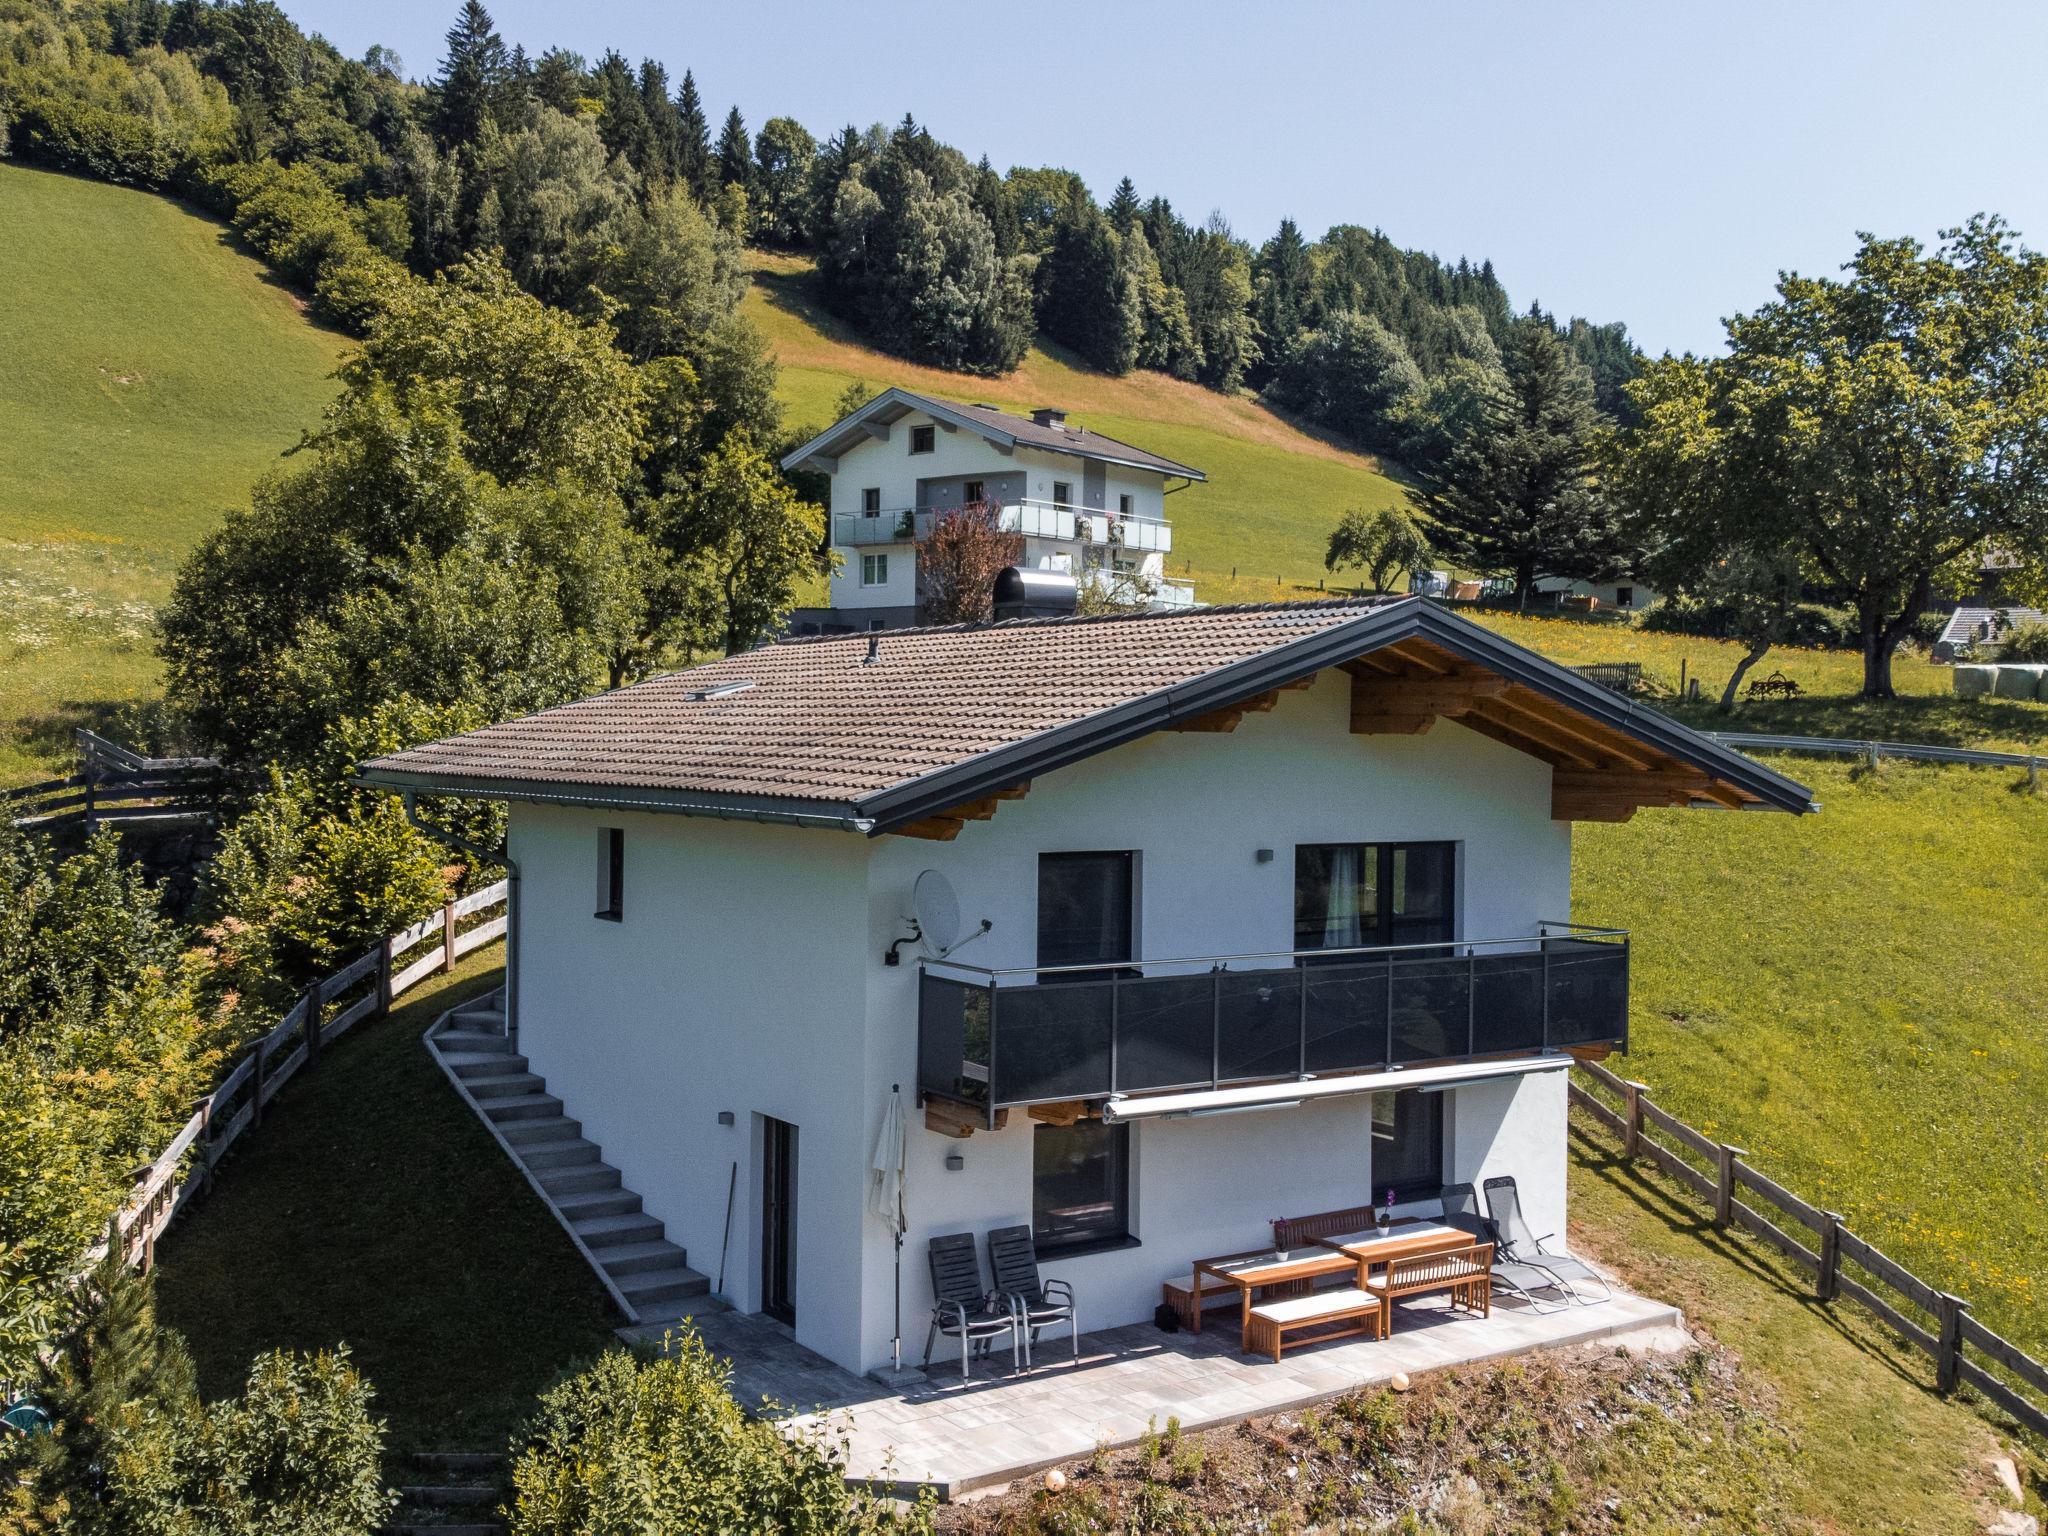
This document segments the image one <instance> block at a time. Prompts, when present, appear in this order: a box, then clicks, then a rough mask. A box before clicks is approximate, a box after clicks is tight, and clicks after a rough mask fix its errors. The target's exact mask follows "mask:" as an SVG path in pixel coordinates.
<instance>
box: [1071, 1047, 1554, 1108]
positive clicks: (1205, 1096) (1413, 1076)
mask: <svg viewBox="0 0 2048 1536" xmlns="http://www.w3.org/2000/svg"><path fill="white" fill-rule="evenodd" d="M1571 1064H1572V1059H1571V1057H1569V1056H1566V1055H1563V1054H1562V1053H1553V1054H1551V1055H1547V1056H1518V1057H1515V1058H1514V1059H1512V1060H1509V1061H1477V1062H1459V1063H1455V1064H1453V1065H1451V1066H1443V1067H1408V1068H1405V1069H1396V1070H1394V1071H1391V1072H1355V1073H1351V1074H1349V1075H1347V1076H1343V1077H1309V1078H1303V1079H1301V1080H1300V1081H1298V1082H1278V1083H1252V1084H1248V1085H1246V1086H1244V1087H1241V1088H1202V1089H1197V1090H1196V1091H1194V1092H1192V1093H1158V1094H1150V1095H1140V1096H1134V1097H1119V1098H1112V1099H1109V1100H1108V1101H1107V1102H1105V1103H1104V1104H1103V1106H1102V1118H1103V1119H1104V1120H1105V1121H1107V1122H1109V1123H1110V1124H1111V1125H1116V1124H1119V1123H1121V1122H1123V1121H1126V1120H1161V1119H1165V1118H1167V1117H1169V1116H1175V1115H1222V1114H1232V1113H1236V1112H1239V1111H1245V1110H1254V1109H1290V1108H1292V1107H1293V1106H1294V1105H1296V1104H1303V1103H1307V1102H1308V1101H1310V1100H1312V1099H1337V1098H1344V1097H1347V1096H1349V1095H1352V1094H1360V1093H1397V1092H1399V1091H1400V1090H1401V1089H1403V1088H1434V1089H1443V1088H1457V1087H1460V1086H1462V1085H1463V1084H1466V1083H1484V1082H1491V1081H1493V1080H1495V1079H1497V1078H1506V1077H1526V1076H1528V1075H1529V1074H1530V1073H1532V1072H1562V1071H1563V1070H1565V1069H1566V1068H1567V1067H1569V1066H1570V1065H1571Z"/></svg>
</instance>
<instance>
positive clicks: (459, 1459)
mask: <svg viewBox="0 0 2048 1536" xmlns="http://www.w3.org/2000/svg"><path fill="white" fill-rule="evenodd" d="M511 1459H512V1458H511V1457H509V1456H507V1455H506V1454H505V1453H504V1452H503V1451H414V1452H413V1453H412V1455H410V1456H408V1457H407V1458H406V1460H407V1461H409V1462H411V1463H412V1464H413V1465H414V1466H416V1467H418V1468H420V1469H421V1470H423V1471H427V1472H502V1471H504V1470H505V1468H506V1466H507V1465H508V1464H509V1463H510V1461H511Z"/></svg>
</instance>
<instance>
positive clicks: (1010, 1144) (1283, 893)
mask: <svg viewBox="0 0 2048 1536" xmlns="http://www.w3.org/2000/svg"><path fill="white" fill-rule="evenodd" d="M1350 703H1351V695H1350V683H1349V679H1348V678H1347V677H1346V676H1345V675H1344V674H1343V673H1340V672H1326V673H1324V674H1323V675H1322V676H1321V677H1319V678H1318V679H1317V681H1316V683H1315V685H1314V686H1313V687H1312V688H1310V689H1308V690H1307V691H1305V692H1301V693H1284V692H1283V693H1282V694H1281V695H1280V702H1279V704H1278V706H1277V707H1276V708H1275V709H1274V710H1272V711H1271V712H1270V713H1266V714H1252V715H1247V716H1246V717H1245V718H1244V720H1243V722H1242V723H1241V724H1240V725H1239V726H1238V728H1237V729H1236V731H1234V732H1232V733H1230V734H1227V735H1214V734H1208V733H1199V732H1188V733H1177V732H1166V733H1161V734H1158V735H1154V736H1150V737H1146V738H1144V739H1143V740H1141V741H1138V742H1134V743H1132V744H1131V745H1130V746H1127V747H1123V748H1119V749H1118V750H1116V751H1114V752H1110V753H1106V754H1104V755H1103V756H1100V757H1096V758H1092V759H1090V760H1088V761H1086V762H1082V763H1078V764H1076V765H1074V766H1073V767H1071V768H1067V769H1064V770H1062V771H1060V772H1059V773H1056V774H1053V775H1050V776H1048V777H1046V778H1042V779H1040V780H1038V781H1037V782H1035V783H1034V784H1033V785H1032V786H1031V790H1030V793H1029V794H1028V795H1027V796H1026V797H1025V798H1024V799H1022V800H1016V801H1006V802H1003V803H1002V804H1001V806H1000V807H999V809H998V811H997V813H996V815H995V817H994V819H992V820H990V821H986V822H969V823H968V824H967V826H966V828H965V829H964V830H963V831H962V832H961V834H960V835H959V837H958V838H956V839H955V840H954V841H952V842H950V843H934V842H922V841H919V840H916V839H912V838H885V839H882V840H881V845H880V846H879V847H878V848H877V850H876V855H875V859H874V862H873V864H872V865H871V869H870V892H869V894H870V913H871V917H872V923H873V926H872V929H871V931H870V935H869V947H870V949H872V950H873V951H874V953H875V956H876V957H879V955H880V952H881V950H882V949H884V948H886V947H887V946H888V944H889V943H890V941H891V940H893V939H895V938H896V937H898V936H899V935H900V934H901V933H902V932H903V931H904V929H903V926H902V921H901V914H902V912H903V910H904V908H905V906H906V905H907V902H908V897H909V892H910V887H911V884H912V882H913V881H914V880H915V879H916V876H917V874H918V872H919V871H920V870H923V869H939V870H943V871H944V872H945V873H946V875H947V877H948V879H949V880H950V881H951V882H952V884H953V887H954V890H955V891H956V892H957V893H958V895H959V899H960V912H961V923H962V930H963V931H969V930H971V929H972V928H973V927H974V926H975V925H977V924H978V923H979V922H980V921H981V919H983V918H988V919H990V920H992V921H993V923H994V924H995V926H994V928H993V929H992V930H991V932H990V933H989V935H988V936H987V937H986V938H983V939H979V940H976V941H975V942H974V943H972V944H970V945H969V946H967V947H966V948H965V949H962V950H960V951H959V952H958V955H957V958H958V959H959V960H960V961H962V962H963V963H971V964H974V965H977V966H986V967H990V968H998V969H999V968H1002V967H1006V966H1028V965H1030V964H1032V963H1033V962H1034V960H1035V958H1036V956H1035V949H1036V944H1037V913H1036V904H1037V856H1038V855H1039V854H1040V853H1042V852H1047V853H1049V852H1059V851H1085V850H1110V849H1125V848H1130V849H1137V850H1139V857H1138V860H1137V865H1138V869H1137V875H1136V880H1137V886H1138V890H1137V899H1136V906H1137V939H1138V951H1137V952H1138V955H1139V957H1140V958H1142V959H1150V960H1159V959H1171V958H1176V957H1183V956H1186V957H1199V956H1204V955H1227V954H1246V953H1255V952H1261V951H1275V950H1291V949H1292V948H1293V947H1294V936H1293V923H1294V868H1293V850H1294V848H1295V846H1296V845H1297V844H1300V843H1318V842H1347V841H1357V842H1387V841H1415V840H1431V839H1448V840H1453V841H1456V842H1457V843H1458V844H1459V857H1458V867H1457V881H1456V900H1457V905H1458V929H1457V931H1458V933H1459V934H1460V935H1461V936H1462V937H1466V938H1509V937H1519V936H1524V935H1529V936H1533V935H1534V933H1535V931H1536V925H1537V924H1538V923H1540V922H1541V921H1543V920H1544V919H1546V918H1563V917H1566V916H1568V915H1569V913H1570V909H1571V902H1570V894H1571V828H1570V824H1569V823H1564V822H1554V821H1552V820H1551V819H1550V769H1549V768H1548V767H1547V766H1546V765H1545V764H1543V763H1541V762H1539V761H1537V760H1536V759H1534V758H1530V757H1527V756H1525V755H1523V754H1521V753H1518V752H1515V751H1513V750H1511V749H1510V748H1508V747H1505V746H1502V745H1500V744H1499V743H1497V742H1494V741H1492V740H1490V739H1488V738H1486V737H1483V736H1479V735H1477V734H1476V733H1473V732H1470V731H1466V730H1464V729H1463V728H1461V727H1459V726H1457V725H1454V724H1452V723H1450V722H1448V721H1440V722H1438V724H1437V725H1436V726H1434V727H1433V728H1432V729H1431V730H1430V731H1429V732H1427V733H1426V734H1424V735H1420V736H1354V735H1352V734H1351V732H1350ZM1260 848H1270V849H1272V850H1273V851H1274V857H1273V859H1272V861H1271V862H1269V863H1265V864H1261V863H1258V862H1257V860H1256V854H1257V850H1259V849H1260ZM906 950H907V951H910V950H911V947H910V946H906ZM867 974H868V1014H869V1018H870V1020H871V1021H872V1027H873V1032H874V1038H875V1040H876V1042H877V1047H878V1049H877V1054H876V1056H875V1057H874V1058H873V1060H872V1062H871V1064H870V1077H869V1081H868V1092H869V1097H870V1098H871V1099H872V1100H873V1102H874V1103H875V1104H876V1105H877V1110H876V1112H875V1115H874V1116H873V1119H874V1120H875V1122H876V1124H877V1125H879V1106H880V1104H881V1102H882V1100H883V1096H884V1095H886V1093H887V1092H888V1089H889V1085H890V1083H891V1082H895V1081H901V1082H904V1083H906V1084H908V1083H911V1082H913V1081H914V1080H915V1076H916V1049H917V1022H916V976H917V972H916V970H915V968H914V967H913V966H911V965H907V964H906V965H905V966H903V967H901V968H900V969H889V968H886V967H883V966H881V965H879V964H872V963H871V965H870V968H869V971H868V973H867ZM1546 1076H1560V1075H1558V1074H1548V1075H1546ZM1555 1086H1556V1103H1557V1113H1556V1115H1555V1116H1552V1115H1550V1113H1549V1111H1548V1109H1547V1108H1546V1107H1545V1103H1546V1096H1547V1095H1549V1093H1550V1087H1551V1085H1550V1084H1549V1083H1548V1082H1537V1083H1529V1084H1525V1085H1522V1086H1519V1087H1511V1086H1507V1085H1499V1084H1495V1085H1487V1086H1484V1087H1478V1088H1470V1089H1458V1090H1455V1091H1454V1092H1453V1094H1452V1096H1451V1097H1452V1101H1453V1102H1452V1106H1451V1112H1450V1114H1449V1115H1447V1121H1448V1122H1449V1123H1448V1125H1447V1128H1446V1132H1445V1135H1446V1142H1447V1145H1446V1148H1445V1159H1444V1165H1445V1169H1446V1172H1447V1173H1449V1174H1451V1175H1452V1177H1453V1179H1454V1180H1456V1179H1463V1178H1465V1177H1468V1176H1472V1171H1473V1170H1477V1169H1483V1170H1484V1171H1485V1172H1486V1173H1488V1174H1491V1173H1500V1172H1512V1173H1513V1174H1514V1175H1515V1177H1516V1179H1517V1181H1518V1182H1519V1183H1520V1184H1521V1188H1522V1195H1523V1200H1524V1203H1525V1206H1526V1207H1527V1209H1528V1210H1529V1212H1530V1219H1531V1221H1532V1222H1540V1223H1544V1224H1542V1225H1538V1227H1537V1230H1538V1231H1539V1232H1543V1231H1550V1230H1562V1216H1563V1210H1564V1184H1563V1180H1564V1166H1565V1154H1564V1125H1563V1119H1562V1103H1563V1098H1562V1094H1563V1086H1562V1082H1561V1081H1559V1082H1557V1083H1556V1085H1555ZM1031 1124H1032V1122H1031V1121H1030V1120H1029V1119H1028V1117H1027V1116H1025V1115H1024V1113H1023V1112H1022V1111H1021V1110H1016V1111H1012V1113H1011V1118H1010V1124H1009V1126H1008V1127H1007V1128H1006V1129H1005V1130H1003V1131H1001V1132H998V1133H993V1134H991V1133H989V1132H985V1131H981V1132H976V1133H975V1134H974V1135H973V1136H971V1137H969V1138H967V1139H966V1140H964V1141H958V1140H954V1139H953V1138H951V1137H946V1136H941V1135H938V1134H935V1133H933V1132H928V1131H926V1130H925V1129H924V1128H923V1122H922V1119H921V1118H916V1119H913V1122H912V1126H911V1133H910V1156H909V1169H908V1177H907V1180H906V1190H907V1206H908V1209H909V1215H910V1231H909V1236H908V1238H907V1239H906V1241H905V1244H904V1285H903V1296H904V1299H903V1316H904V1331H905V1335H906V1337H905V1343H904V1348H905V1349H906V1351H910V1350H917V1351H921V1350H922V1348H923V1339H924V1332H925V1325H926V1322H927V1320H928V1318H929V1315H930V1286H929V1281H928V1279H927V1274H926V1269H925V1263H924V1240H925V1239H926V1238H928V1237H930V1236H932V1235H934V1234H937V1233H941V1232H952V1231H961V1230H973V1231H976V1232H977V1233H979V1232H985V1231H986V1230H987V1229H988V1228H990V1227H994V1226H1002V1225H1006V1224H1010V1223H1014V1222H1028V1221H1029V1220H1030V1219H1031V1140H1030V1138H1031V1134H1032V1132H1031V1128H1030V1127H1031ZM1546 1137H1548V1138H1550V1143H1546V1142H1545V1140H1544V1138H1546ZM1370 1143H1371V1129H1370V1105H1369V1102H1368V1101H1367V1100H1365V1099H1362V1098H1361V1099H1354V1100H1349V1101H1341V1102H1328V1103H1325V1104H1322V1105H1314V1106H1309V1105H1305V1106H1302V1107H1301V1108H1298V1109H1291V1110H1275V1111H1272V1112H1268V1113H1260V1114H1247V1115H1230V1116H1220V1117H1216V1118H1212V1119H1195V1120H1183V1121H1177V1122H1159V1123H1150V1124H1146V1123H1139V1124H1134V1125H1133V1126H1132V1128H1131V1153H1132V1178H1131V1190H1132V1221H1133V1223H1134V1226H1135V1229H1136V1235H1137V1236H1138V1238H1139V1242H1140V1246H1138V1247H1134V1248H1125V1249H1119V1250H1114V1251H1110V1252H1105V1253H1095V1254H1087V1255H1083V1256H1081V1257H1078V1258H1072V1259H1067V1260H1063V1261H1059V1262H1056V1263H1048V1264H1047V1265H1046V1266H1045V1269H1046V1272H1047V1273H1048V1274H1057V1275H1059V1276H1061V1277H1062V1278H1064V1279H1066V1280H1068V1281H1069V1282H1070V1283H1071V1284H1072V1285H1073V1286H1074V1288H1075V1290H1076V1292H1077V1293H1078V1294H1079V1296H1080V1298H1081V1304H1082V1309H1083V1317H1082V1326H1083V1327H1084V1328H1089V1329H1094V1328H1105V1327H1113V1326H1116V1325H1119V1324H1124V1323H1131V1322H1138V1321H1142V1320H1144V1319H1146V1318H1149V1317H1150V1316H1151V1315H1152V1311H1153V1308H1155V1307H1156V1306H1157V1305H1158V1304H1159V1284H1160V1282H1161V1281H1162V1280H1164V1279H1166V1278H1168V1277H1169V1276H1171V1275H1173V1274H1175V1273H1176V1272H1178V1271H1179V1270H1180V1269H1181V1268H1182V1267H1184V1266H1185V1265H1186V1264H1187V1263H1189V1262H1190V1261H1192V1260H1194V1259H1196V1258H1199V1257H1202V1256H1204V1255H1207V1254H1213V1253H1228V1252H1232V1251H1235V1250H1237V1249H1242V1248H1250V1247H1256V1246H1258V1245H1259V1244H1261V1243H1265V1242H1270V1241H1271V1230H1270V1228H1269V1226H1268V1225H1267V1223H1269V1222H1270V1221H1271V1220H1272V1219H1273V1218H1275V1217H1279V1216H1290V1215H1301V1214H1306V1213H1308V1212H1312V1211H1318V1210H1329V1209H1333V1208H1336V1207H1341V1206H1350V1205H1360V1204H1364V1203H1366V1202H1367V1201H1369V1200H1370V1199H1371V1191H1372V1189H1373V1182H1372V1177H1371V1168H1370V1157H1371V1144H1370ZM1551 1143H1554V1144H1551ZM949 1152H958V1153H960V1155H961V1157H962V1159H963V1161H964V1162H965V1165H966V1166H965V1167H964V1168H963V1169H961V1170H959V1171H957V1172H953V1171H948V1170H947V1169H946V1167H945V1159H946V1155H947V1153H949ZM1552 1213H1554V1214H1555V1218H1556V1219H1555V1221H1552V1220H1550V1217H1551V1214H1552ZM867 1231H868V1246H867V1261H866V1266H865V1274H866V1289H867V1291H868V1294H869V1295H870V1296H878V1297H880V1298H881V1302H882V1305H881V1307H880V1308H879V1309H877V1308H874V1307H871V1308H870V1310H869V1322H868V1326H867V1329H866V1332H865V1335H864V1343H865V1346H866V1362H865V1363H867V1364H869V1365H872V1364H874V1363H876V1362H877V1361H879V1360H883V1359H886V1358H887V1354H888V1346H889V1335H890V1328H889V1317H888V1300H889V1295H890V1290H889V1286H890V1263H891V1258H892V1255H891V1250H890V1244H889V1242H888V1238H887V1235H886V1228H885V1227H884V1226H883V1225H882V1224H880V1223H878V1222H870V1223H869V1225H868V1228H867Z"/></svg>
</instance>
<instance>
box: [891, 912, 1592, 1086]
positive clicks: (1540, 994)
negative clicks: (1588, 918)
mask: <svg viewBox="0 0 2048 1536" xmlns="http://www.w3.org/2000/svg"><path fill="white" fill-rule="evenodd" d="M1628 998H1629V949H1628V935H1627V934H1626V933H1625V932H1623V931H1621V930H1619V929H1611V928H1586V927H1581V926H1577V925H1574V924H1568V923H1545V924H1543V925H1542V926H1541V928H1540V930H1539V931H1538V932H1537V933H1536V934H1535V935H1533V936H1528V937H1522V938H1510V939H1479V940H1461V941H1458V942H1456V943H1451V944H1409V945H1395V946H1386V947H1377V948H1369V949H1350V950H1298V951H1291V952H1281V953H1277V954H1263V955H1229V956H1206V957H1202V958H1198V959H1179V960H1142V961H1132V962H1131V963H1129V964H1127V965H1119V966H1107V967H1106V966H1100V965H1096V966H1040V967H1025V968H1018V969H1010V970H985V969H982V968H979V967H974V966H966V965H961V964H958V963H957V962H954V961H945V960H940V961H926V962H924V964H923V966H922V968H921V973H920V975H919V978H918V1087H919V1089H920V1091H921V1092H923V1093H924V1094H926V1095H927V1096H932V1097H938V1098H943V1099H950V1100H953V1101H955V1102H957V1103H962V1104H966V1105H969V1106H971V1107H973V1108H974V1109H976V1110H985V1111H986V1112H987V1114H988V1117H989V1122H990V1124H993V1123H994V1119H995V1114H996V1111H997V1110H999V1109H1007V1108H1012V1107H1017V1106H1028V1105H1032V1104H1046V1103H1063V1102H1070V1101H1073V1100H1088V1099H1102V1098H1107V1097H1109V1096H1110V1095H1112V1094H1147V1093H1167V1092H1184V1091H1188V1090H1191V1089H1204V1088H1206V1089H1215V1088H1223V1087H1228V1086H1231V1085H1233V1084H1245V1083H1260V1082H1273V1081H1280V1080H1286V1079H1289V1078H1293V1079H1301V1080H1308V1079H1313V1078H1316V1077H1326V1076H1339V1075H1352V1074H1360V1073H1371V1072H1379V1071H1388V1070H1392V1069H1395V1068H1400V1067H1412V1066H1420V1065H1423V1064H1425V1063H1427V1064H1437V1063H1464V1062H1474V1061H1481V1060H1486V1059H1490V1058H1495V1057H1502V1056H1515V1055H1538V1054H1542V1053H1545V1052H1554V1051H1564V1050H1572V1049H1577V1048H1580V1047H1588V1046H1595V1047H1598V1046H1605V1047H1612V1048H1618V1049H1623V1050H1625V1049H1627V1046H1628Z"/></svg>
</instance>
